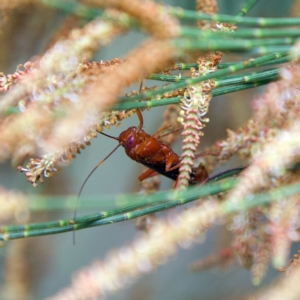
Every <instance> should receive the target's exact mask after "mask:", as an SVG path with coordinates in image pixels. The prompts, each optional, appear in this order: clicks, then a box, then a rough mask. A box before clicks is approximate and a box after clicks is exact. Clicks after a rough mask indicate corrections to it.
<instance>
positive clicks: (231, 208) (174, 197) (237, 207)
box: [0, 179, 300, 240]
mask: <svg viewBox="0 0 300 300" xmlns="http://www.w3.org/2000/svg"><path fill="white" fill-rule="evenodd" d="M236 182H237V180H236V179H227V180H224V181H223V182H220V183H211V184H207V185H205V186H203V187H201V188H199V187H192V188H189V189H187V190H186V191H184V192H178V191H175V192H174V191H172V192H164V193H157V194H154V195H148V196H147V197H155V198H156V201H157V200H162V198H160V197H161V196H164V197H166V198H165V199H168V200H169V202H166V203H162V204H157V205H153V206H151V207H146V208H145V209H138V210H135V211H130V212H128V213H122V214H116V215H113V216H110V217H105V218H99V219H95V220H92V219H91V218H90V219H89V221H87V222H82V223H79V222H77V223H75V224H74V225H70V222H69V221H68V220H62V221H57V222H56V225H54V226H53V227H52V228H49V227H43V228H34V227H33V225H34V224H31V225H24V226H19V228H18V230H16V226H15V227H13V226H5V227H1V232H2V233H1V234H0V240H7V239H17V238H24V237H33V236H40V235H47V234H56V233H62V232H68V231H72V230H80V229H84V228H90V227H95V226H101V225H107V224H113V223H117V222H122V221H126V220H130V219H133V218H137V217H139V216H143V215H146V214H149V213H153V212H157V211H160V210H165V209H169V208H172V207H176V206H178V205H182V204H186V203H189V202H191V201H195V200H198V199H199V198H202V197H205V196H208V195H213V194H216V193H219V192H224V191H227V190H229V189H231V188H232V187H233V186H234V185H235V184H236ZM299 192H300V185H299V184H298V183H296V184H291V185H289V186H285V187H281V188H277V189H273V190H272V191H269V192H266V193H260V194H256V195H251V196H249V197H246V198H245V199H244V200H243V201H238V203H236V202H235V203H231V202H228V201H225V202H224V203H223V204H221V206H222V207H223V209H224V211H225V213H228V214H229V213H233V212H236V211H242V210H246V209H249V208H251V207H254V206H258V205H264V204H267V203H269V202H272V201H275V200H278V199H281V198H286V197H289V196H292V195H294V194H297V193H299ZM131 197H133V198H135V197H136V195H132V196H131ZM100 214H101V213H99V215H100ZM87 219H88V217H87ZM76 221H78V219H76ZM53 223H54V222H53ZM35 225H37V224H35ZM38 225H40V226H41V225H42V223H41V224H38ZM30 226H31V227H30ZM36 227H37V226H36ZM29 228H30V229H29Z"/></svg>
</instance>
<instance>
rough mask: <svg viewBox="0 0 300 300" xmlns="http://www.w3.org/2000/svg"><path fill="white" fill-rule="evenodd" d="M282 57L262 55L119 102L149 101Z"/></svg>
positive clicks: (281, 55) (282, 54)
mask: <svg viewBox="0 0 300 300" xmlns="http://www.w3.org/2000/svg"><path fill="white" fill-rule="evenodd" d="M283 56H286V52H284V53H280V52H276V53H272V54H267V55H264V56H262V57H259V58H255V59H253V58H252V59H249V60H246V61H244V62H240V63H236V64H234V65H231V66H229V67H228V68H225V69H221V70H218V71H216V72H213V73H210V74H207V75H205V76H201V77H197V78H191V79H186V80H183V81H180V82H177V83H175V84H171V85H168V86H166V87H163V88H160V89H158V90H151V91H147V92H143V93H141V94H139V95H136V96H133V97H130V98H127V97H122V98H121V101H122V102H123V101H124V102H126V101H136V100H141V99H148V98H150V99H151V98H152V97H154V96H156V95H161V94H163V93H165V92H170V91H172V90H177V89H179V88H182V87H185V86H188V85H192V84H195V83H198V82H202V81H205V80H208V79H212V78H214V79H216V78H219V77H222V76H225V75H228V74H231V73H234V72H237V71H240V70H243V69H247V68H252V67H256V66H260V65H261V64H263V63H265V62H267V61H272V60H274V59H278V58H281V57H283Z"/></svg>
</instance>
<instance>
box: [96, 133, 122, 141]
mask: <svg viewBox="0 0 300 300" xmlns="http://www.w3.org/2000/svg"><path fill="white" fill-rule="evenodd" d="M98 133H100V134H102V135H104V136H107V137H109V138H111V139H114V140H117V141H119V138H116V137H114V136H111V135H109V134H106V133H104V132H98Z"/></svg>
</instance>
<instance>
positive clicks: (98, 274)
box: [49, 199, 222, 300]
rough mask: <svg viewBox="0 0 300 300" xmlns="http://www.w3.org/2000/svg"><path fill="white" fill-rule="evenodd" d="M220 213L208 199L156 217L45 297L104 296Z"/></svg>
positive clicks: (150, 267)
mask: <svg viewBox="0 0 300 300" xmlns="http://www.w3.org/2000/svg"><path fill="white" fill-rule="evenodd" d="M220 215H222V209H220V206H219V204H218V203H217V202H216V201H214V200H211V199H210V200H209V201H205V202H203V203H202V204H201V205H199V206H198V207H195V208H193V209H192V210H187V211H184V212H182V213H181V215H178V216H176V217H174V218H170V219H169V220H167V221H158V222H156V223H155V224H154V226H153V227H152V228H151V229H150V231H149V232H148V233H146V234H144V235H143V236H142V237H141V238H139V239H137V240H136V241H134V242H133V243H132V244H131V245H130V246H127V247H123V248H121V249H120V250H118V251H114V252H112V253H111V254H110V255H108V257H107V258H106V259H105V260H104V261H100V262H95V263H94V264H92V265H91V266H89V267H87V268H86V269H83V270H81V271H80V272H79V273H78V274H76V276H74V279H73V283H72V286H70V287H68V288H66V289H65V290H62V291H61V292H60V293H58V294H57V295H55V296H53V297H51V298H49V300H50V299H51V300H59V299H90V298H97V297H101V296H102V297H105V296H106V295H107V294H110V293H113V292H115V291H117V290H119V289H121V288H122V287H124V286H127V285H128V284H130V283H131V282H132V281H133V280H134V279H136V278H138V277H139V276H141V275H142V274H144V273H147V272H150V271H151V270H153V269H154V268H156V267H157V266H158V265H160V264H162V263H164V262H165V261H166V260H167V259H168V258H169V257H170V256H172V255H173V254H174V253H175V252H176V251H177V248H178V246H180V245H181V246H182V247H187V246H189V245H190V244H191V243H192V241H193V240H194V238H195V236H197V235H199V234H200V233H202V232H203V231H205V230H206V229H207V227H208V226H209V225H210V224H211V223H212V222H214V220H215V219H216V218H218V217H220Z"/></svg>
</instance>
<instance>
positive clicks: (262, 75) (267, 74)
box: [148, 69, 280, 87]
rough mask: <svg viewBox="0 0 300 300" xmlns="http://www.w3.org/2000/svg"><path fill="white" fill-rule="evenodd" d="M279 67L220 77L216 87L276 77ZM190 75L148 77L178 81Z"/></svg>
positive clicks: (150, 77)
mask: <svg viewBox="0 0 300 300" xmlns="http://www.w3.org/2000/svg"><path fill="white" fill-rule="evenodd" d="M279 71H280V69H273V70H266V71H262V72H252V73H246V74H242V75H240V76H239V75H231V76H228V78H222V79H219V80H215V84H216V87H219V86H223V85H226V84H236V83H242V82H243V83H247V82H255V81H259V80H267V79H274V78H275V79H276V78H277V79H278V74H279ZM189 78H191V77H188V76H172V75H164V74H151V75H150V76H149V77H148V79H152V80H158V81H167V82H178V81H182V80H186V79H189Z"/></svg>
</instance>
